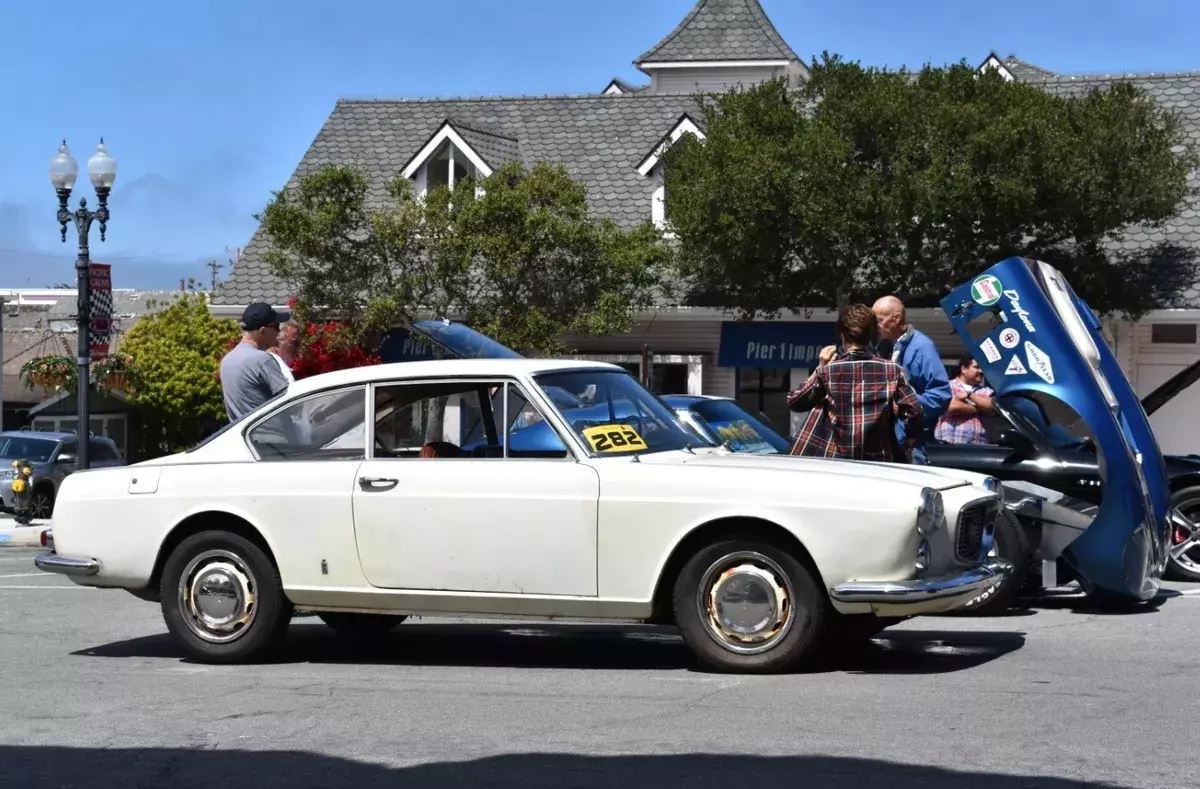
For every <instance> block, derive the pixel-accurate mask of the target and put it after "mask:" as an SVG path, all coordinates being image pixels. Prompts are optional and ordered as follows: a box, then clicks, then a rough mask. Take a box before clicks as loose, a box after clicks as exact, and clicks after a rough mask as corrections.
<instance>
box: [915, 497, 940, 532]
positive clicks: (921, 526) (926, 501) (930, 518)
mask: <svg viewBox="0 0 1200 789" xmlns="http://www.w3.org/2000/svg"><path fill="white" fill-rule="evenodd" d="M945 520H946V508H945V505H943V504H942V494H941V493H939V492H938V491H936V490H934V489H933V488H924V489H923V490H922V491H921V506H920V507H918V508H917V532H918V533H919V534H922V535H929V534H933V533H934V532H935V531H937V530H938V529H940V528H941V527H942V523H943V522H944V521H945Z"/></svg>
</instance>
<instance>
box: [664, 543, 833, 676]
mask: <svg viewBox="0 0 1200 789" xmlns="http://www.w3.org/2000/svg"><path fill="white" fill-rule="evenodd" d="M817 578H818V575H817V573H816V571H815V570H814V569H811V568H810V567H809V566H808V565H807V563H806V562H805V561H804V560H802V559H800V558H798V557H796V556H794V555H793V554H792V553H791V552H789V551H787V550H785V549H783V548H780V547H779V546H777V545H774V544H772V543H770V542H765V541H758V540H741V539H733V540H723V541H721V542H717V543H714V544H712V545H708V546H706V547H704V548H702V549H700V550H699V551H697V552H696V553H695V554H694V555H693V556H692V557H691V558H690V559H688V561H687V562H686V563H685V564H684V566H683V568H682V569H681V570H680V573H679V576H678V577H677V579H676V581H675V588H674V610H675V622H676V624H677V625H678V626H679V629H680V631H681V633H682V634H683V638H684V641H685V642H687V645H688V647H690V648H691V650H692V652H693V653H694V654H695V655H696V657H698V658H699V659H700V660H701V661H703V662H704V663H705V664H706V665H707V666H709V667H711V668H714V669H717V670H719V671H731V672H744V673H773V672H781V671H791V670H795V669H799V668H802V667H804V666H805V665H807V664H809V663H810V662H811V661H813V660H814V659H815V658H816V657H817V655H818V652H819V649H820V646H821V643H822V641H823V639H824V636H825V627H826V620H827V618H828V612H829V600H828V598H827V597H826V596H825V594H824V592H823V591H822V590H821V585H820V583H819V582H818V580H817Z"/></svg>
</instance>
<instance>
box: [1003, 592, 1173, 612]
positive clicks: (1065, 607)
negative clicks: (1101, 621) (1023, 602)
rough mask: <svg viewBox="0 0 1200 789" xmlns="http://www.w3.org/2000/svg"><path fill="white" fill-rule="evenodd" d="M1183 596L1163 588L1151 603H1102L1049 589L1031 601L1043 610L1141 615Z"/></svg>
mask: <svg viewBox="0 0 1200 789" xmlns="http://www.w3.org/2000/svg"><path fill="white" fill-rule="evenodd" d="M1175 597H1182V595H1180V594H1179V592H1176V591H1175V590H1174V589H1160V590H1159V592H1158V594H1157V595H1155V596H1154V597H1152V598H1151V599H1149V600H1113V601H1099V600H1096V599H1094V598H1092V597H1090V596H1088V595H1085V594H1083V593H1082V592H1080V591H1078V590H1075V589H1063V590H1057V589H1049V590H1045V591H1043V592H1041V593H1039V594H1038V595H1037V596H1036V597H1032V598H1029V600H1028V601H1027V602H1029V603H1030V604H1031V605H1033V606H1036V607H1037V608H1038V609H1040V610H1043V611H1069V612H1071V613H1073V614H1088V615H1091V616H1138V615H1141V614H1156V613H1158V609H1160V608H1161V607H1162V606H1163V604H1164V603H1166V602H1167V601H1168V600H1170V599H1172V598H1175Z"/></svg>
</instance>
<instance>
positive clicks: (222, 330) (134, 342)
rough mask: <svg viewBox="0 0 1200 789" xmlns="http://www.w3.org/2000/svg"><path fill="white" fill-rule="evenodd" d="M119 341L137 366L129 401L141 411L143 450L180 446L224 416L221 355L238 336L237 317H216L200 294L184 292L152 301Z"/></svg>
mask: <svg viewBox="0 0 1200 789" xmlns="http://www.w3.org/2000/svg"><path fill="white" fill-rule="evenodd" d="M151 309H152V312H150V313H149V314H147V315H145V316H143V317H142V318H141V319H140V320H139V321H138V322H137V323H136V324H135V325H134V326H133V328H132V329H130V330H129V333H128V334H127V335H126V336H125V339H124V340H123V342H122V343H121V351H122V352H123V353H126V354H128V355H129V357H130V358H131V359H132V361H133V364H134V366H135V367H136V369H137V376H138V382H139V386H138V387H137V390H136V392H134V393H133V394H131V395H130V396H129V403H130V404H131V405H133V406H134V407H136V408H137V409H138V411H139V413H140V414H141V415H142V419H143V426H144V431H145V435H146V443H147V445H148V446H146V447H145V449H147V450H150V451H153V450H158V451H160V452H176V451H179V450H181V449H183V448H185V447H187V446H190V445H191V444H193V443H195V442H196V441H198V440H200V438H202V437H203V434H204V432H205V426H206V425H212V424H216V423H220V422H222V421H224V420H225V418H226V415H225V403H224V399H223V397H222V394H221V383H220V381H219V380H218V371H219V370H220V362H221V357H222V356H224V355H225V353H226V352H227V351H228V350H229V348H230V345H231V344H232V343H233V342H234V341H236V339H237V338H238V337H240V336H241V330H240V329H239V328H238V325H237V322H236V321H232V320H228V319H223V318H215V317H213V316H212V315H211V314H210V313H209V311H208V304H207V302H206V300H205V298H204V296H203V295H201V294H197V293H183V294H180V295H179V296H176V297H174V298H173V299H172V300H171V301H170V302H169V303H168V304H166V305H165V306H163V305H155V304H152V305H151Z"/></svg>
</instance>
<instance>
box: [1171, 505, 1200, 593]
mask: <svg viewBox="0 0 1200 789" xmlns="http://www.w3.org/2000/svg"><path fill="white" fill-rule="evenodd" d="M1171 506H1172V507H1176V508H1177V509H1178V510H1179V511H1180V512H1181V513H1183V515H1184V516H1185V517H1186V518H1188V520H1190V521H1192V522H1193V523H1196V522H1198V521H1200V486H1193V487H1189V488H1181V489H1179V490H1177V491H1175V492H1174V493H1172V494H1171ZM1167 528H1169V529H1171V537H1172V539H1171V540H1170V541H1168V543H1167V548H1168V550H1170V548H1172V547H1173V546H1174V545H1175V540H1174V537H1175V527H1174V526H1173V525H1171V524H1169V523H1168V524H1167ZM1166 575H1167V577H1168V578H1170V579H1171V580H1173V581H1187V582H1190V583H1200V546H1197V547H1194V548H1192V549H1191V550H1189V551H1188V552H1187V554H1186V555H1185V556H1183V557H1181V560H1180V559H1176V558H1175V557H1173V556H1172V557H1169V558H1168V559H1167V572H1166Z"/></svg>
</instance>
